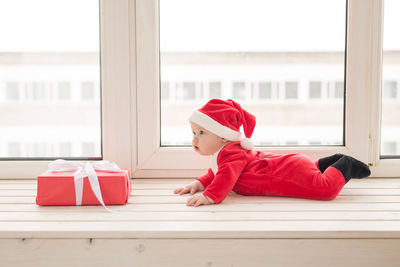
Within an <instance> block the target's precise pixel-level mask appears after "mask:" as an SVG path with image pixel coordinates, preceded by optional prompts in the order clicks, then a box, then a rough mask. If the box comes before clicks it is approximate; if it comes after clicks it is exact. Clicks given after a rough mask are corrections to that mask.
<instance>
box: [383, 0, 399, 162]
mask: <svg viewBox="0 0 400 267" xmlns="http://www.w3.org/2000/svg"><path fill="white" fill-rule="evenodd" d="M399 14H400V1H396V0H385V1H384V23H383V27H384V29H383V59H382V61H383V66H382V86H383V88H382V119H381V121H382V122H381V123H382V130H381V149H380V150H381V151H380V154H381V157H382V158H400V151H399V149H398V144H400V101H399V100H400V88H399V81H400V37H399V34H398V25H400V16H399Z"/></svg>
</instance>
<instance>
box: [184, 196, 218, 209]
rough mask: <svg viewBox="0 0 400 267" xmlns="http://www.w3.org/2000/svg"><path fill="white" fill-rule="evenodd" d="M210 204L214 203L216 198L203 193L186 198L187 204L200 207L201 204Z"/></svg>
mask: <svg viewBox="0 0 400 267" xmlns="http://www.w3.org/2000/svg"><path fill="white" fill-rule="evenodd" d="M210 204H214V200H212V199H211V198H209V197H207V196H205V195H203V194H201V195H197V196H193V197H190V198H188V200H186V206H194V207H198V206H200V205H210Z"/></svg>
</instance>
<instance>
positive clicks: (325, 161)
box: [315, 154, 344, 173]
mask: <svg viewBox="0 0 400 267" xmlns="http://www.w3.org/2000/svg"><path fill="white" fill-rule="evenodd" d="M343 156H344V155H343V154H334V155H332V156H329V157H325V158H320V159H319V160H318V161H316V162H315V165H317V167H318V168H319V169H320V171H321V172H322V173H324V171H325V170H326V169H327V168H328V167H329V166H331V165H332V164H334V163H335V162H336V161H338V160H339V159H340V158H341V157H343Z"/></svg>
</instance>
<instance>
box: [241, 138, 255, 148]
mask: <svg viewBox="0 0 400 267" xmlns="http://www.w3.org/2000/svg"><path fill="white" fill-rule="evenodd" d="M240 145H241V146H242V148H244V149H247V150H252V149H253V148H254V144H253V142H252V141H251V139H250V138H243V139H242V141H240Z"/></svg>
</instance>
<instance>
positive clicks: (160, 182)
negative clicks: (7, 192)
mask: <svg viewBox="0 0 400 267" xmlns="http://www.w3.org/2000/svg"><path fill="white" fill-rule="evenodd" d="M192 181H193V179H187V178H140V179H139V178H134V179H132V184H133V185H136V186H140V185H150V186H152V185H154V186H155V187H157V186H163V188H165V187H166V188H174V186H175V185H186V184H188V183H190V182H192ZM13 184H18V185H20V184H24V185H36V184H37V181H36V180H13V179H10V180H2V179H0V189H1V188H2V187H3V185H4V186H6V185H13ZM345 186H346V187H349V188H399V187H400V178H365V179H351V180H350V182H348V183H347V184H346V185H345ZM152 188H153V187H152Z"/></svg>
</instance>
